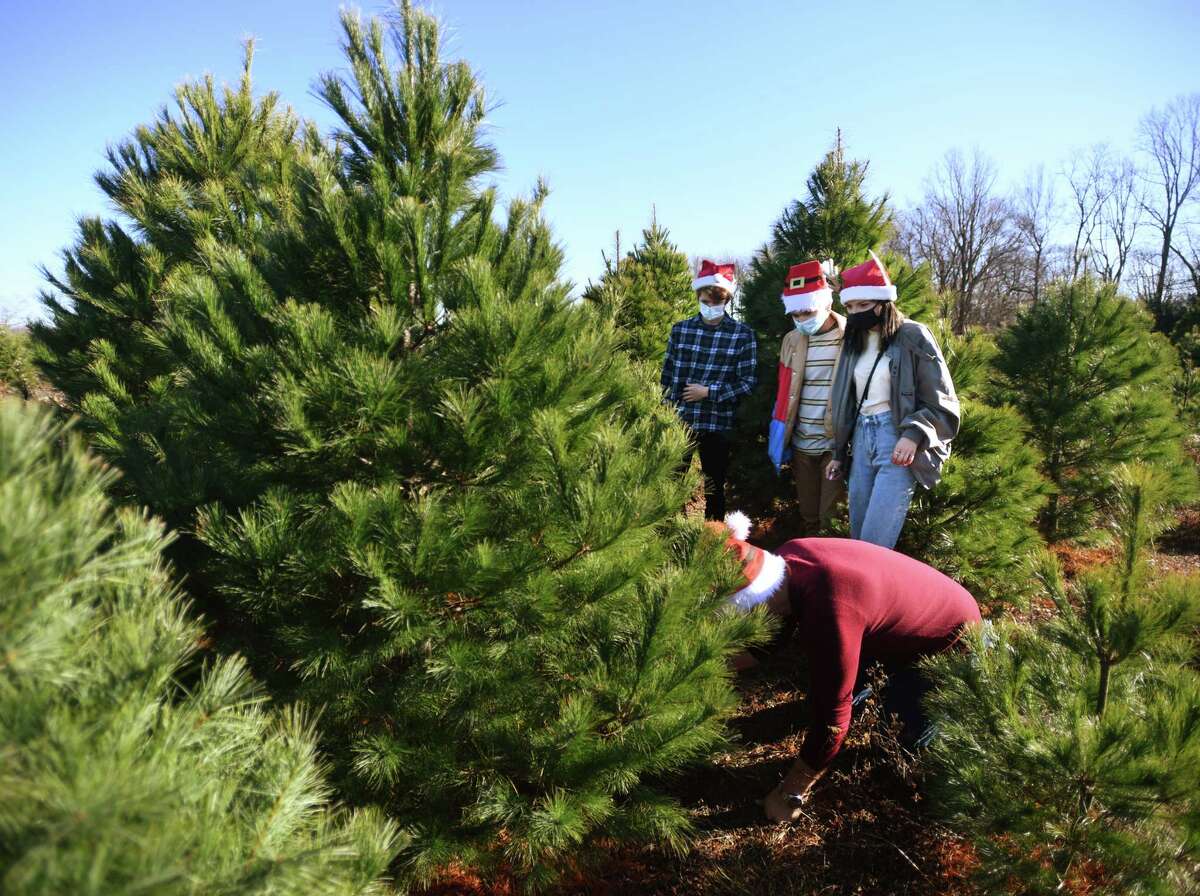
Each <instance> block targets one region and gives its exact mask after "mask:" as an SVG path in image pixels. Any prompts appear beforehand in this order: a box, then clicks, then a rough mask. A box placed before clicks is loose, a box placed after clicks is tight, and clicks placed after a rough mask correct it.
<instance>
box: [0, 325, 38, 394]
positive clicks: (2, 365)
mask: <svg viewBox="0 0 1200 896" xmlns="http://www.w3.org/2000/svg"><path fill="white" fill-rule="evenodd" d="M37 384H38V377H37V369H36V368H35V367H34V360H33V348H32V346H31V345H30V342H29V334H28V333H26V332H25V331H24V330H17V329H14V328H12V327H10V326H8V325H7V324H5V323H4V322H3V321H0V395H3V394H4V392H5V391H12V392H15V393H16V394H17V395H20V396H21V397H22V398H29V397H30V396H31V395H32V394H33V390H34V389H35V388H36V387H37Z"/></svg>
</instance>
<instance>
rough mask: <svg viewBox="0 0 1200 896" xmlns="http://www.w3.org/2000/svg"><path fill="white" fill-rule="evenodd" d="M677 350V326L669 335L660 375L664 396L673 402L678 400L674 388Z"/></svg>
mask: <svg viewBox="0 0 1200 896" xmlns="http://www.w3.org/2000/svg"><path fill="white" fill-rule="evenodd" d="M677 351H678V349H677V344H676V337H675V328H674V327H671V335H670V336H668V337H667V353H666V354H665V355H664V356H663V366H662V375H661V376H660V377H659V382H660V383H661V384H662V390H663V397H664V398H665V399H666V400H667V401H671V402H674V401H677V400H678V399H677V397H676V396H675V394H674V389H673V388H672V387H673V385H674V383H675V366H676V360H675V353H676V352H677Z"/></svg>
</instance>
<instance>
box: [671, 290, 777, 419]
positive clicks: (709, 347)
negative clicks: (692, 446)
mask: <svg viewBox="0 0 1200 896" xmlns="http://www.w3.org/2000/svg"><path fill="white" fill-rule="evenodd" d="M757 363H758V354H757V348H756V346H755V344H754V331H753V330H751V329H750V328H749V327H748V326H746V325H745V324H743V323H739V322H738V321H736V320H734V319H733V318H732V317H730V316H729V315H728V314H726V315H725V316H724V317H723V318H721V322H720V323H719V324H717V326H715V327H710V326H707V325H706V324H705V323H704V319H703V318H702V317H701V316H700V315H699V314H697V315H696V316H695V317H689V318H688V319H687V320H681V321H680V322H679V323H677V324H675V326H673V327H671V338H670V339H669V340H667V356H666V357H665V358H664V359H663V369H662V387H663V395H664V396H665V398H666V400H667V401H669V402H671V403H672V404H674V405H675V408H676V410H677V411H678V412H679V417H680V419H681V420H683V422H684V423H686V424H687V425H688V426H690V427H691V428H692V429H693V430H695V431H700V432H727V431H729V430H731V429H733V412H734V411H735V410H736V409H737V403H738V400H739V399H741V397H742V396H743V395H749V394H750V392H751V391H752V390H753V389H754V384H755V383H756V382H757V380H758V377H757V367H756V365H757ZM688 383H697V384H698V385H701V386H708V398H706V399H704V400H703V401H684V400H683V387H684V386H686V385H687V384H688Z"/></svg>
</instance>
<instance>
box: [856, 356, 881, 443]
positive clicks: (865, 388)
mask: <svg viewBox="0 0 1200 896" xmlns="http://www.w3.org/2000/svg"><path fill="white" fill-rule="evenodd" d="M882 357H883V348H882V347H881V348H880V349H879V354H877V355H876V356H875V363H874V364H872V365H871V372H870V373H868V374H867V384H866V385H865V386H863V394H862V395H860V396H859V397H858V407H856V408H855V409H854V423H855V425H857V424H858V415H859V414H861V413H862V406H863V402H864V401H866V400H867V393H868V392H870V391H871V379H872V378H873V377H874V376H875V368H876V367H878V366H879V359H880V358H882ZM851 376H853V373H852V374H851Z"/></svg>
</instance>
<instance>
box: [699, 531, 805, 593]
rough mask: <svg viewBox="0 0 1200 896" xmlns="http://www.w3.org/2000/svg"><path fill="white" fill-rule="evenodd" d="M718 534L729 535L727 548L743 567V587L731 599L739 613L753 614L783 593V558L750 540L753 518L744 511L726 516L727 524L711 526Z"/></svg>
mask: <svg viewBox="0 0 1200 896" xmlns="http://www.w3.org/2000/svg"><path fill="white" fill-rule="evenodd" d="M708 525H709V527H711V528H712V529H713V530H714V531H716V532H719V533H722V534H727V535H728V537H727V538H726V540H725V546H726V547H727V548H728V549H729V550H731V551H733V552H734V553H735V554H737V557H738V560H739V561H741V564H742V583H743V584H742V587H741V588H739V589H738V590H737V591H735V592H734V593H733V594H731V595H730V596H729V602H730V603H731V604H733V605H734V606H735V607H737V608H738V609H739V610H743V611H749V610H751V609H753V608H754V607H756V606H758V605H759V604H761V603H763V602H764V601H766V600H768V599H769V598H770V597H771V595H773V594H774V593H775V592H776V591H778V590H779V588H780V586H781V585H783V583H784V581H785V580H786V579H787V566H786V565H785V564H784V562H783V558H782V557H780V556H779V555H778V554H772V553H771V552H770V551H764V550H763V549H762V548H759V547H755V546H754V545H752V544H750V543H749V542H748V541H746V539H747V538H748V537H749V536H750V519H749V517H747V516H746V514H744V513H742V512H741V511H734V512H733V513H731V514H728V515H727V516H726V517H725V522H724V523H717V522H712V523H709V524H708Z"/></svg>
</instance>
